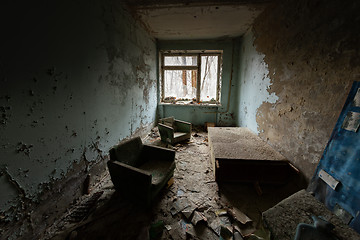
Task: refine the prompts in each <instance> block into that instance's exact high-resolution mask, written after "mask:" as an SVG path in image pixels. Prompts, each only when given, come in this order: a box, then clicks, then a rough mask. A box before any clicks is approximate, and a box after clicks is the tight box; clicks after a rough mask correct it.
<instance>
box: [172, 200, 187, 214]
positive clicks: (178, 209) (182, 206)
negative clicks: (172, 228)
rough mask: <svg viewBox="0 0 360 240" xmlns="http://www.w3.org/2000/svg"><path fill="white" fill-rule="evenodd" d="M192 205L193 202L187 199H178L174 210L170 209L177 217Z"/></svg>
mask: <svg viewBox="0 0 360 240" xmlns="http://www.w3.org/2000/svg"><path fill="white" fill-rule="evenodd" d="M190 205H191V202H190V201H189V200H188V199H186V198H180V199H176V200H175V201H174V204H173V206H172V208H171V209H170V212H171V215H173V216H174V215H176V214H177V213H179V212H181V211H182V210H184V209H185V208H186V207H188V206H190Z"/></svg>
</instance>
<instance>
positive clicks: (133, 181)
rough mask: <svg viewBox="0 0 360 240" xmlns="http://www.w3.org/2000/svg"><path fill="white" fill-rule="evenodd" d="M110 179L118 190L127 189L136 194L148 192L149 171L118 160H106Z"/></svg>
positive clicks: (149, 188) (149, 183)
mask: <svg viewBox="0 0 360 240" xmlns="http://www.w3.org/2000/svg"><path fill="white" fill-rule="evenodd" d="M107 165H108V168H109V172H110V176H111V180H112V182H113V183H114V185H115V187H116V189H118V190H128V191H131V192H133V193H138V194H144V193H145V194H149V193H150V190H151V180H152V176H151V173H148V172H147V171H144V170H141V169H138V168H135V167H132V166H129V165H127V164H124V163H121V162H118V161H111V160H110V161H108V162H107Z"/></svg>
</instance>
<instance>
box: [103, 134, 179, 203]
mask: <svg viewBox="0 0 360 240" xmlns="http://www.w3.org/2000/svg"><path fill="white" fill-rule="evenodd" d="M107 164H108V168H109V172H110V176H111V180H112V182H113V184H114V186H115V188H116V190H118V191H120V192H121V193H122V194H126V195H127V197H131V198H133V199H136V200H139V201H140V202H142V203H144V204H145V205H147V206H149V205H150V204H151V200H152V199H153V198H154V197H155V196H156V195H157V194H158V193H159V192H160V190H161V189H162V188H163V187H164V186H165V185H166V183H167V182H168V181H169V179H170V178H171V177H172V176H173V174H174V169H175V151H173V150H170V149H166V148H162V147H157V146H150V145H144V144H142V142H141V139H140V138H139V137H136V138H133V139H130V140H128V141H125V142H123V143H121V144H119V145H117V146H115V147H113V148H112V149H111V150H110V161H108V163H107Z"/></svg>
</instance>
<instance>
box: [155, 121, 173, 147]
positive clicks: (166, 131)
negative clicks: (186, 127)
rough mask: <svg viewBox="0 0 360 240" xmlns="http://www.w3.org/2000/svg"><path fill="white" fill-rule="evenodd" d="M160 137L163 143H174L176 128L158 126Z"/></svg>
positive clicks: (163, 125) (160, 124)
mask: <svg viewBox="0 0 360 240" xmlns="http://www.w3.org/2000/svg"><path fill="white" fill-rule="evenodd" d="M158 128H159V132H160V137H161V140H162V141H163V142H167V143H172V141H173V139H174V128H172V127H169V126H167V125H165V124H162V123H159V124H158Z"/></svg>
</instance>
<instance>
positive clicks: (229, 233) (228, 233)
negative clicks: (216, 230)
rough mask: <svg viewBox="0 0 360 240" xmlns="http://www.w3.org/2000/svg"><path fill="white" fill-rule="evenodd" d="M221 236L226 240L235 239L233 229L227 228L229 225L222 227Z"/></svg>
mask: <svg viewBox="0 0 360 240" xmlns="http://www.w3.org/2000/svg"><path fill="white" fill-rule="evenodd" d="M220 236H221V237H222V238H223V239H224V240H232V239H233V227H232V226H227V225H221V228H220Z"/></svg>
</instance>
